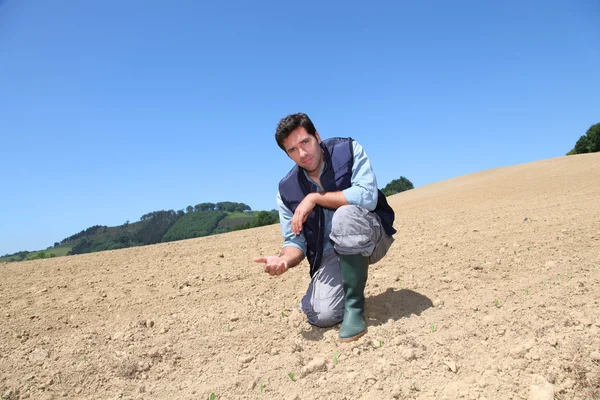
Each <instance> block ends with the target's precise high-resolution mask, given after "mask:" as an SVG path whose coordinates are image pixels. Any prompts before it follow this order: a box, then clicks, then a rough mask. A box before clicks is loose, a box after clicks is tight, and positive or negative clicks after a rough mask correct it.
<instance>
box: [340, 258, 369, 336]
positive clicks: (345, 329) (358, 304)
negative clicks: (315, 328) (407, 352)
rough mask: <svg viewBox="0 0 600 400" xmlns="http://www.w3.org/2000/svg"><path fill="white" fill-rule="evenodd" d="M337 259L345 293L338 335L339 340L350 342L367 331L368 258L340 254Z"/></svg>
mask: <svg viewBox="0 0 600 400" xmlns="http://www.w3.org/2000/svg"><path fill="white" fill-rule="evenodd" d="M339 259H340V269H341V272H342V282H343V284H344V293H345V310H344V321H343V322H342V326H341V327H340V333H339V337H340V341H341V342H351V341H353V340H356V339H358V338H359V337H361V336H362V335H364V334H365V333H366V332H367V322H366V321H365V317H364V313H365V285H366V284H367V273H368V270H369V258H368V257H364V256H361V255H358V254H356V255H340V256H339Z"/></svg>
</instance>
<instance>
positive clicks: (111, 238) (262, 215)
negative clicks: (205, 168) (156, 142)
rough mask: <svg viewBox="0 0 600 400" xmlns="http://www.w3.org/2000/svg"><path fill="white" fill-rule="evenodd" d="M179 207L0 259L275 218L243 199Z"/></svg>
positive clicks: (144, 241)
mask: <svg viewBox="0 0 600 400" xmlns="http://www.w3.org/2000/svg"><path fill="white" fill-rule="evenodd" d="M186 210H187V212H184V210H179V211H173V210H168V211H164V210H161V211H154V212H151V213H147V214H144V215H143V216H142V217H141V218H140V221H137V222H134V223H129V221H127V222H126V223H124V224H123V225H119V226H112V227H109V226H104V225H95V226H92V227H89V228H87V229H84V230H82V231H81V232H78V233H76V234H74V235H71V236H69V237H67V238H65V239H63V240H62V241H60V242H56V243H55V244H54V246H52V247H49V248H47V249H46V250H40V251H32V252H30V251H20V252H17V253H14V254H7V255H5V256H3V257H0V262H10V261H23V260H31V259H38V258H49V257H61V256H65V255H72V254H84V253H93V252H97V251H103V250H115V249H122V248H126V247H134V246H144V245H149V244H156V243H160V242H170V241H174V240H182V239H190V238H195V237H201V236H209V235H215V234H219V233H225V232H229V231H232V230H238V229H247V228H252V227H256V226H262V225H269V224H275V223H278V222H279V219H278V214H277V211H276V210H271V211H269V212H267V211H251V210H250V207H248V206H247V205H245V204H244V203H234V202H221V203H216V204H214V203H201V204H198V205H196V206H195V207H192V206H188V207H187V208H186Z"/></svg>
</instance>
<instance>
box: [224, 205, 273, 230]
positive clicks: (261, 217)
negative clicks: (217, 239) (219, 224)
mask: <svg viewBox="0 0 600 400" xmlns="http://www.w3.org/2000/svg"><path fill="white" fill-rule="evenodd" d="M277 223H279V212H278V211H277V210H271V211H259V212H258V214H257V215H256V218H254V219H253V220H251V221H250V222H247V223H245V224H242V225H239V226H236V227H235V228H233V230H234V231H239V230H242V229H250V228H258V227H259V226H265V225H272V224H277Z"/></svg>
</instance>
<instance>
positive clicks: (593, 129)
mask: <svg viewBox="0 0 600 400" xmlns="http://www.w3.org/2000/svg"><path fill="white" fill-rule="evenodd" d="M597 151H600V122H599V123H597V124H595V125H592V126H590V128H589V129H588V130H587V132H586V133H585V135H583V136H581V137H580V138H579V140H577V142H576V143H575V147H574V148H573V149H572V150H571V151H569V152H568V153H567V155H568V156H570V155H573V154H583V153H595V152H597Z"/></svg>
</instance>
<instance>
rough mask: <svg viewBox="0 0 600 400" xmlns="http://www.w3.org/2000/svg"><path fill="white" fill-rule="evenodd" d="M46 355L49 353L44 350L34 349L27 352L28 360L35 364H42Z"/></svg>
mask: <svg viewBox="0 0 600 400" xmlns="http://www.w3.org/2000/svg"><path fill="white" fill-rule="evenodd" d="M48 356H49V354H48V352H47V351H46V350H43V349H35V350H33V351H32V352H31V354H29V361H30V362H32V363H33V364H36V365H42V364H44V361H46V359H47V358H48Z"/></svg>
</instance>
